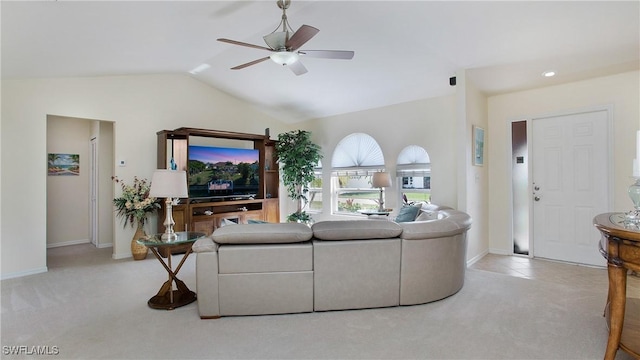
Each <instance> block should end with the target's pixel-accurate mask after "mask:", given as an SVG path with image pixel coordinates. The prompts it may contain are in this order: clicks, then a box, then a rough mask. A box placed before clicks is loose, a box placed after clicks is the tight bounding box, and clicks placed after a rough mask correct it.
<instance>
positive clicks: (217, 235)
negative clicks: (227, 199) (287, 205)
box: [211, 223, 313, 244]
mask: <svg viewBox="0 0 640 360" xmlns="http://www.w3.org/2000/svg"><path fill="white" fill-rule="evenodd" d="M312 236H313V232H312V231H311V229H310V228H309V227H308V226H307V225H304V224H299V223H278V224H273V223H271V224H238V225H234V226H225V227H221V228H218V229H216V230H215V231H214V232H213V235H212V236H211V237H212V238H213V241H215V242H216V243H218V244H288V243H299V242H304V241H309V240H311V237H312Z"/></svg>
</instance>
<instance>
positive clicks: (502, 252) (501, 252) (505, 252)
mask: <svg viewBox="0 0 640 360" xmlns="http://www.w3.org/2000/svg"><path fill="white" fill-rule="evenodd" d="M489 254H496V255H513V252H509V251H508V250H504V249H489Z"/></svg>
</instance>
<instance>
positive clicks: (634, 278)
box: [470, 254, 640, 298]
mask: <svg viewBox="0 0 640 360" xmlns="http://www.w3.org/2000/svg"><path fill="white" fill-rule="evenodd" d="M470 268H471V269H478V270H484V271H491V272H496V273H501V274H505V275H510V276H516V277H521V278H527V279H535V280H541V281H548V282H554V283H559V284H575V285H584V286H593V287H598V288H602V289H606V288H607V286H608V278H607V269H606V268H596V267H589V266H582V265H577V264H570V263H563V262H557V261H551V260H545V259H538V258H534V259H531V258H528V257H524V256H504V255H494V254H488V255H486V256H484V257H483V258H482V259H480V260H478V261H477V262H476V263H474V264H473V265H471V266H470ZM605 291H606V290H605ZM627 296H628V297H634V298H640V277H639V276H638V275H635V274H630V275H629V276H628V277H627Z"/></svg>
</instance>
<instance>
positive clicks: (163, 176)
mask: <svg viewBox="0 0 640 360" xmlns="http://www.w3.org/2000/svg"><path fill="white" fill-rule="evenodd" d="M149 196H152V197H156V198H186V197H188V196H189V193H188V192H187V172H186V171H177V170H165V169H159V170H156V171H155V172H154V173H153V177H152V178H151V189H150V190H149Z"/></svg>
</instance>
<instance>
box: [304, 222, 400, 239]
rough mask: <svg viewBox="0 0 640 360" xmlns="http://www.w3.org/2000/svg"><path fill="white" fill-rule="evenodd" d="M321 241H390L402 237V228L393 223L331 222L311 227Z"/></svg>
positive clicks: (318, 223) (314, 234)
mask: <svg viewBox="0 0 640 360" xmlns="http://www.w3.org/2000/svg"><path fill="white" fill-rule="evenodd" d="M311 230H313V236H314V237H315V238H316V239H320V240H333V241H336V240H362V239H389V238H394V237H398V236H400V234H401V233H402V227H400V225H398V224H396V223H394V222H392V221H371V220H330V221H320V222H317V223H315V224H313V226H312V227H311Z"/></svg>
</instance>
